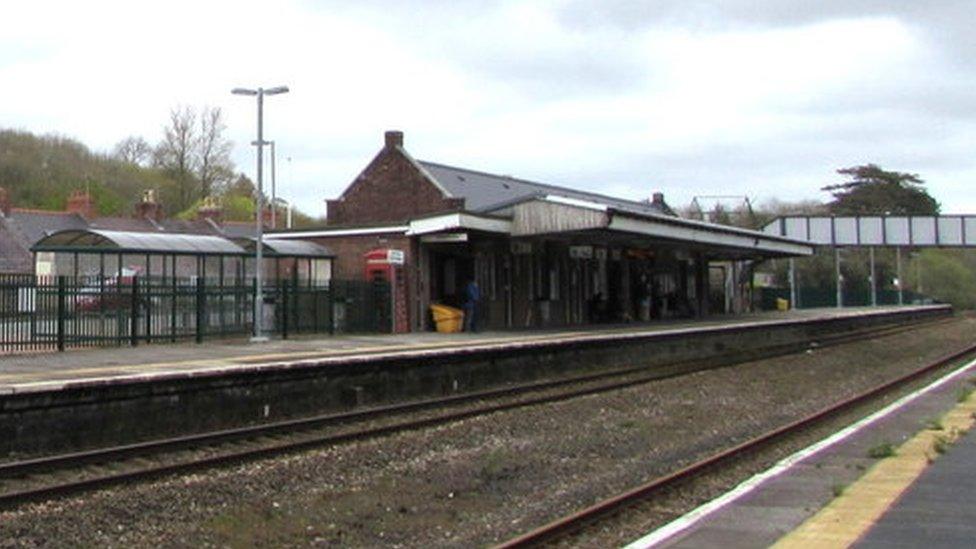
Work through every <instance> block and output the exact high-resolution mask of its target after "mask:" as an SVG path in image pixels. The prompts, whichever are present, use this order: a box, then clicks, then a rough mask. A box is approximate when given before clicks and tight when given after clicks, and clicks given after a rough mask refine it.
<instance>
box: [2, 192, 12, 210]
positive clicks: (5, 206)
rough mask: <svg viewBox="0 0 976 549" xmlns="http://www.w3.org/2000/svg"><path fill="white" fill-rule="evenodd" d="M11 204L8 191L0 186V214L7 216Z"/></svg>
mask: <svg viewBox="0 0 976 549" xmlns="http://www.w3.org/2000/svg"><path fill="white" fill-rule="evenodd" d="M11 206H12V204H11V202H10V193H8V192H7V189H4V188H3V187H0V215H3V216H4V217H7V216H9V215H10V208H11Z"/></svg>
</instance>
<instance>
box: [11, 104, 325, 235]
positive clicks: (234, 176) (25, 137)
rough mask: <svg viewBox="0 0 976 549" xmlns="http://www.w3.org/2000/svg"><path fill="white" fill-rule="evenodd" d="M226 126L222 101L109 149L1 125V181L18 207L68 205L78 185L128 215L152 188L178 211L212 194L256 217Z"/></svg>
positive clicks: (104, 206)
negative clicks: (155, 134)
mask: <svg viewBox="0 0 976 549" xmlns="http://www.w3.org/2000/svg"><path fill="white" fill-rule="evenodd" d="M224 130H225V125H224V122H223V115H222V114H221V111H220V109H219V108H209V107H205V108H203V109H201V110H200V111H199V112H198V111H197V110H195V109H193V108H192V107H186V106H183V107H178V108H176V109H173V110H172V111H171V112H170V116H169V120H168V122H167V124H166V125H165V126H164V127H163V138H162V139H161V140H160V142H159V143H157V144H155V145H152V144H150V143H149V142H148V141H147V140H146V139H144V138H142V137H140V136H129V137H126V138H124V139H122V140H121V141H119V142H118V144H116V146H115V147H114V148H113V150H112V151H111V152H109V153H100V152H94V151H92V150H91V149H89V148H88V147H87V146H86V145H85V144H83V143H81V142H79V141H77V140H74V139H71V138H69V137H63V136H57V135H44V136H38V135H34V134H32V133H30V132H25V131H18V130H9V129H0V187H3V188H5V189H6V190H7V192H8V193H9V194H10V197H11V201H12V203H13V204H14V205H15V206H16V207H20V208H35V209H44V210H63V209H64V207H65V205H66V203H67V200H68V196H69V195H70V194H71V192H72V191H76V190H86V191H88V192H89V193H90V195H91V196H92V199H93V201H94V204H95V209H96V211H97V212H98V214H99V215H105V216H124V215H129V214H130V213H131V212H132V205H133V204H134V203H135V202H136V201H138V200H139V197H140V196H141V195H142V193H143V192H144V191H146V190H149V189H152V190H155V191H156V195H157V196H158V197H159V200H160V201H161V202H162V204H163V207H164V208H165V210H166V213H167V215H169V216H174V217H177V216H178V217H184V218H187V217H193V215H194V214H195V211H196V208H197V207H198V206H199V204H200V203H201V202H202V200H203V199H204V198H205V197H207V196H213V197H215V198H217V199H218V200H219V202H220V203H221V204H222V206H223V208H224V210H225V211H224V218H225V219H227V220H233V221H248V220H253V219H254V212H255V206H254V196H255V186H254V184H253V183H252V182H251V181H250V179H248V178H247V177H246V176H244V175H243V174H241V173H239V172H237V169H236V167H235V166H234V164H233V162H232V161H231V160H230V152H231V148H232V144H231V142H230V141H229V140H227V138H226V137H225V136H224ZM294 219H295V224H296V226H305V225H309V224H314V223H315V220H314V219H312V218H311V217H309V216H307V215H304V214H302V213H301V212H295V215H294Z"/></svg>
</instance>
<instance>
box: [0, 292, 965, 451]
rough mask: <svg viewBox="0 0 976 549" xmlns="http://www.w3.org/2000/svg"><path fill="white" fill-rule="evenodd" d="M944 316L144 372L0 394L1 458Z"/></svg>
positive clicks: (786, 343) (660, 365)
mask: <svg viewBox="0 0 976 549" xmlns="http://www.w3.org/2000/svg"><path fill="white" fill-rule="evenodd" d="M948 314H951V309H950V308H949V307H928V308H912V309H904V310H900V311H890V310H889V311H885V312H882V313H874V314H866V315H863V316H857V317H851V316H847V317H839V318H830V317H827V318H813V319H798V320H790V321H786V322H783V323H777V324H770V323H768V322H763V323H746V322H743V323H740V324H735V325H727V326H719V327H703V328H692V329H682V330H674V331H663V332H661V331H659V332H621V333H610V334H606V333H604V334H587V335H584V336H580V337H578V338H575V339H568V338H567V339H562V340H558V341H530V342H524V341H523V342H505V341H500V342H499V343H493V344H486V345H481V346H475V347H466V348H453V349H437V350H422V351H398V352H390V353H385V354H383V355H379V356H377V355H372V356H353V357H345V358H331V359H323V360H317V361H296V362H290V363H280V364H268V365H265V366H262V367H261V368H256V369H255V368H252V369H249V370H248V371H237V372H235V371H234V370H229V371H225V372H219V373H218V372H200V373H196V374H187V375H184V376H180V377H160V378H150V379H145V380H124V381H114V382H111V381H94V380H93V381H91V382H89V383H80V384H78V383H76V384H73V385H71V386H69V387H67V388H62V389H60V390H45V391H36V392H26V393H19V394H17V393H15V394H8V395H2V396H0V457H2V456H6V457H7V458H11V457H14V456H23V455H32V454H39V453H46V452H58V451H67V450H79V449H84V448H91V447H99V446H107V445H115V444H122V443H130V442H135V441H139V440H147V439H154V438H162V437H167V436H173V435H179V434H189V433H194V432H203V431H208V430H214V429H223V428H231V427H239V426H242V425H251V424H258V423H263V422H268V421H277V420H281V419H285V418H291V417H300V416H307V415H312V414H322V413H328V412H335V411H342V410H348V409H350V408H353V407H356V406H363V405H377V404H387V403H392V402H397V401H406V400H413V399H420V398H430V397H435V396H441V395H445V394H452V393H463V392H469V391H476V390H481V389H487V388H492V387H500V386H503V385H505V384H510V383H516V382H523V381H529V380H537V379H544V378H552V377H559V376H569V375H578V374H581V373H585V372H596V371H601V370H608V369H616V368H622V367H627V366H636V365H644V366H648V367H653V368H654V371H655V372H657V373H660V374H661V375H662V376H664V375H668V374H674V373H679V372H687V371H692V370H695V369H701V368H704V367H709V366H714V365H721V364H729V363H735V362H740V361H743V360H748V359H749V358H752V357H755V356H759V355H761V354H763V353H766V352H768V351H770V350H783V351H784V352H785V351H786V350H795V348H796V345H798V344H805V343H808V342H811V341H816V340H818V339H820V338H823V337H825V336H828V335H832V334H839V333H848V332H853V331H858V330H865V329H870V328H874V327H878V326H882V325H894V324H903V323H910V322H916V321H920V320H924V319H930V318H935V317H938V316H945V315H948Z"/></svg>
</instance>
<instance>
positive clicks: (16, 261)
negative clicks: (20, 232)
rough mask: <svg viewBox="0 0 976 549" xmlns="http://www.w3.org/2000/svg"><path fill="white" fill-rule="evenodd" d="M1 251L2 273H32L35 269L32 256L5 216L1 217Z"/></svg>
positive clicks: (0, 263)
mask: <svg viewBox="0 0 976 549" xmlns="http://www.w3.org/2000/svg"><path fill="white" fill-rule="evenodd" d="M0 250H2V253H0V273H25V272H30V270H31V268H32V267H33V265H32V258H31V254H30V252H28V251H27V248H26V246H25V245H24V243H23V242H22V241H21V239H20V238H18V237H17V235H16V234H15V233H14V231H12V230H11V228H10V226H9V224H8V222H7V219H6V218H5V217H4V216H3V215H0Z"/></svg>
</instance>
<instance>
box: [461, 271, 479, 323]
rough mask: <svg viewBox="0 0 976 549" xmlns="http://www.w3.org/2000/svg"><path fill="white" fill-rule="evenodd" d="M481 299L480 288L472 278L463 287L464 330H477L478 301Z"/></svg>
mask: <svg viewBox="0 0 976 549" xmlns="http://www.w3.org/2000/svg"><path fill="white" fill-rule="evenodd" d="M479 301H481V288H479V287H478V283H477V282H475V280H474V279H471V280H469V281H468V284H467V285H466V286H465V287H464V331H465V332H477V331H478V302H479Z"/></svg>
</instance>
